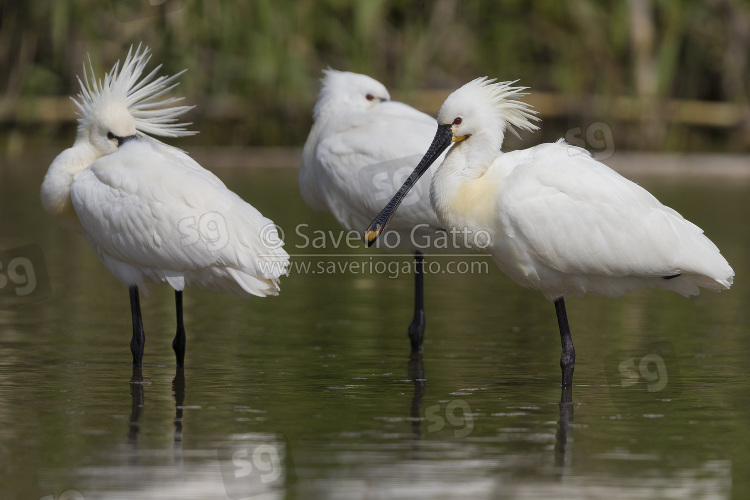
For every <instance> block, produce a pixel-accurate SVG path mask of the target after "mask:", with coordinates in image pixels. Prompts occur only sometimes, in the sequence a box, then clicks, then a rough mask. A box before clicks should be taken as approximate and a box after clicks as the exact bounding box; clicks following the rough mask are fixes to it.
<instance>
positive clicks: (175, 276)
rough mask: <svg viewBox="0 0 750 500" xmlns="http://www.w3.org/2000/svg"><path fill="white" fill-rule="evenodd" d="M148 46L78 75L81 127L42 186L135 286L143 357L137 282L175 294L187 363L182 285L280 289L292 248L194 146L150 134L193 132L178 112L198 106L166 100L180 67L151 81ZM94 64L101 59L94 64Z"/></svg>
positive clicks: (50, 204) (245, 291) (261, 292)
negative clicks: (201, 160) (202, 161)
mask: <svg viewBox="0 0 750 500" xmlns="http://www.w3.org/2000/svg"><path fill="white" fill-rule="evenodd" d="M149 58H150V56H149V50H148V48H146V47H144V48H143V49H141V46H140V45H139V46H138V48H137V49H135V50H134V49H133V48H132V47H131V49H130V51H129V52H128V55H127V57H126V59H125V61H124V63H123V64H122V66H120V63H119V62H118V63H117V64H115V66H114V67H113V68H112V70H111V71H110V72H108V73H107V74H106V76H105V77H104V80H103V81H102V80H97V79H96V77H95V75H94V73H93V69H91V75H90V78H89V75H87V70H86V67H85V66H84V79H83V81H81V80H80V79H79V83H80V85H81V92H80V94H79V95H78V99H77V100H75V99H74V101H75V103H76V107H77V109H78V132H77V135H76V140H75V142H74V144H73V146H72V147H71V148H68V149H66V150H65V151H63V152H62V153H60V155H58V156H57V158H55V160H54V161H53V162H52V164H51V165H50V167H49V170H48V171H47V174H46V176H45V178H44V181H43V183H42V188H41V198H42V204H43V205H44V208H45V209H46V210H47V211H48V212H50V213H52V214H53V215H56V216H58V217H59V218H60V219H61V220H62V221H63V222H64V223H66V224H67V225H71V226H73V227H75V228H76V229H78V230H80V231H81V232H83V234H84V236H85V238H86V241H87V242H88V244H89V245H90V246H91V247H92V249H93V250H94V251H95V252H96V254H97V255H98V256H99V258H100V259H101V260H102V262H103V263H104V265H105V267H107V269H108V270H109V271H110V272H111V273H112V274H113V275H114V276H115V277H116V278H118V279H119V280H120V281H121V282H122V283H123V285H125V286H126V287H128V289H129V292H130V305H131V314H132V319H133V338H132V340H131V351H132V353H133V365H134V366H140V365H141V363H142V358H143V347H144V344H145V335H144V332H143V324H142V317H141V310H140V299H139V288H141V289H144V291H145V286H146V284H147V283H154V282H156V283H160V282H164V283H168V284H169V285H171V286H172V287H173V288H174V290H175V306H176V310H177V334H176V336H175V339H174V342H173V348H174V351H175V356H176V359H177V364H178V365H180V366H181V365H182V364H183V363H184V356H185V329H184V325H183V319H182V291H183V289H184V288H185V286H187V285H190V284H197V285H201V286H203V287H206V288H210V289H215V290H226V291H230V292H233V293H235V294H237V295H240V296H250V295H256V296H266V295H276V294H277V293H278V290H279V277H280V275H282V274H285V273H286V269H287V265H288V259H289V256H288V255H287V253H286V252H285V251H284V250H283V249H282V248H281V246H282V243H281V242H280V241H279V240H278V235H277V233H276V230H275V227H274V226H273V223H272V222H271V221H270V220H269V219H267V218H265V217H263V216H262V215H261V214H260V212H258V211H257V210H256V209H255V208H253V207H252V206H251V205H249V204H248V203H246V202H245V201H244V200H242V199H241V198H240V197H239V196H237V195H236V194H235V193H233V192H232V191H230V190H229V189H227V187H226V186H225V185H224V184H223V183H222V182H221V180H219V179H218V178H217V177H216V176H215V175H214V174H212V173H211V172H209V171H208V170H206V169H204V168H203V167H201V166H200V165H199V164H198V163H196V162H195V161H194V160H193V159H191V158H190V157H189V156H188V155H187V154H185V153H184V152H182V151H180V150H179V149H176V148H174V147H171V146H168V145H166V144H164V143H162V142H160V141H158V140H157V139H155V138H153V137H151V136H150V135H148V134H154V135H161V136H166V137H180V136H185V135H190V134H193V133H195V132H191V131H188V130H186V129H185V126H186V125H189V124H188V123H178V117H179V116H180V115H182V114H183V113H185V112H186V111H188V110H189V109H191V107H190V106H174V105H173V104H174V103H176V102H177V101H179V100H180V99H181V98H177V97H173V98H167V99H160V98H161V97H162V96H163V95H164V94H165V93H167V92H168V91H170V90H171V89H173V88H174V87H175V86H176V85H177V83H176V82H175V79H176V77H177V76H179V74H181V73H178V74H177V75H174V76H170V77H165V76H160V77H156V74H157V72H158V70H159V69H160V67H157V68H156V69H154V70H153V71H151V73H149V74H147V75H146V76H144V77H143V78H141V76H142V74H143V72H144V69H145V67H146V65H147V63H148V61H149ZM89 67H90V68H91V65H89Z"/></svg>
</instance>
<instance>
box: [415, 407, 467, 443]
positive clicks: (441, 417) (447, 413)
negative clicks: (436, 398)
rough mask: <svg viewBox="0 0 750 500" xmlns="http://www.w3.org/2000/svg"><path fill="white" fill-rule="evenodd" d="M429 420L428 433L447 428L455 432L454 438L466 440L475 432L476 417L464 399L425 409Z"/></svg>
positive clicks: (425, 416) (425, 415)
mask: <svg viewBox="0 0 750 500" xmlns="http://www.w3.org/2000/svg"><path fill="white" fill-rule="evenodd" d="M424 418H425V420H427V432H438V431H442V430H443V429H445V427H446V424H447V426H448V427H449V428H450V429H451V430H452V431H453V437H456V438H464V437H466V436H468V435H469V434H471V433H472V432H473V431H474V416H473V414H472V412H471V407H470V406H469V403H467V402H466V401H464V400H463V399H453V400H451V401H448V403H446V404H445V406H443V405H441V404H439V403H438V404H434V405H430V406H428V407H426V408H425V409H424Z"/></svg>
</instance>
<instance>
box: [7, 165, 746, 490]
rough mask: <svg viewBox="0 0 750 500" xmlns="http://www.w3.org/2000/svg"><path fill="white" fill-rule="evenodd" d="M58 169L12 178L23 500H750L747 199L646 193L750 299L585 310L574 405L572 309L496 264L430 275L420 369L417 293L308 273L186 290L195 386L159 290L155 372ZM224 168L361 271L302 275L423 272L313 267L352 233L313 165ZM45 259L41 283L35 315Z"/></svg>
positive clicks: (577, 307) (152, 312) (22, 169)
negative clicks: (68, 215)
mask: <svg viewBox="0 0 750 500" xmlns="http://www.w3.org/2000/svg"><path fill="white" fill-rule="evenodd" d="M50 159H51V158H46V159H44V161H42V160H41V159H29V158H18V159H16V160H13V161H8V160H2V162H0V264H2V266H3V268H2V270H0V273H10V272H11V269H10V268H11V267H13V274H12V276H11V275H10V274H0V276H2V277H9V276H10V277H11V278H12V279H7V280H2V277H0V280H2V281H0V283H2V284H4V286H5V288H4V289H3V290H0V293H2V295H0V479H1V481H0V484H1V485H2V486H0V488H1V489H2V491H3V493H2V495H0V496H2V498H18V499H39V498H42V497H44V498H45V499H53V498H54V499H62V498H67V499H86V500H90V499H96V498H107V499H110V498H118V499H119V498H122V499H147V498H148V499H151V498H154V499H171V498H181V499H189V498H195V499H199V498H200V499H203V498H227V497H229V498H232V499H239V498H269V499H277V498H278V499H282V498H342V499H359V498H361V499H371V498H493V499H494V498H540V499H542V498H571V499H572V498H576V499H578V498H618V499H619V498H638V499H646V498H654V499H656V498H680V499H683V498H717V499H719V498H737V499H741V498H750V480H749V479H748V471H750V378H749V377H748V373H749V370H748V360H749V359H750V335H748V333H750V325H749V324H748V307H749V306H750V285H749V284H748V283H749V281H748V280H747V279H746V276H747V274H748V272H747V271H748V265H749V264H748V259H749V257H748V255H750V251H749V250H750V224H748V223H747V214H748V213H750V185H748V184H746V183H743V182H739V183H738V182H736V181H721V180H716V181H708V182H707V181H701V182H700V183H699V182H690V181H677V180H676V179H673V178H669V179H661V180H659V179H651V180H649V179H641V183H642V184H644V185H645V186H646V187H647V188H649V189H650V190H651V191H652V192H653V193H654V194H656V195H657V196H658V197H659V198H660V199H661V200H662V201H663V202H664V203H666V204H668V205H670V206H672V207H674V208H676V209H677V210H678V211H680V212H681V213H682V214H683V215H684V216H685V217H687V218H688V219H690V220H692V221H693V222H695V223H696V224H698V225H699V226H701V227H702V228H704V229H705V230H706V232H707V234H708V235H709V236H710V237H711V238H712V240H713V241H714V242H715V243H716V244H717V245H718V246H719V247H720V248H721V249H722V252H723V253H724V255H725V256H726V257H727V259H728V260H729V261H730V263H731V264H732V266H733V267H734V269H735V271H736V274H737V278H736V280H737V283H736V285H735V286H734V287H733V288H732V290H731V291H729V292H725V293H722V294H714V293H704V294H702V295H700V296H699V297H694V298H691V299H685V298H683V297H681V296H679V295H676V294H673V293H669V292H666V291H654V290H651V291H648V290H647V291H641V292H638V293H634V294H631V295H628V296H625V297H622V298H619V299H606V298H602V297H596V296H590V297H585V298H582V299H572V300H570V301H569V303H568V304H569V305H568V315H569V319H570V321H571V325H572V328H573V339H574V342H575V344H576V351H577V355H578V357H577V366H576V373H575V387H574V389H573V393H572V400H571V402H567V400H566V398H565V397H564V396H565V395H561V393H560V388H559V382H560V380H559V379H560V369H559V366H558V360H559V356H560V343H559V335H558V330H557V324H556V319H555V314H554V307H553V306H552V304H550V303H549V302H547V301H545V300H544V299H543V298H542V296H541V295H540V294H537V293H534V292H530V291H526V290H523V289H521V288H520V287H518V286H517V285H515V284H514V283H512V282H511V281H510V280H508V279H507V278H505V277H504V276H503V275H502V274H501V273H500V272H499V271H498V270H497V269H496V268H495V267H494V265H492V264H491V263H489V261H487V260H486V259H485V258H483V257H467V258H465V259H463V260H465V261H466V262H478V263H482V262H487V263H488V264H489V265H488V266H487V267H485V268H482V267H481V266H480V267H475V270H476V271H477V272H474V273H467V274H462V275H455V274H453V275H447V274H430V275H428V276H427V277H426V303H427V314H428V316H427V321H428V326H427V332H426V341H425V348H424V355H423V357H422V358H421V359H411V360H410V359H409V353H408V339H407V337H406V326H407V325H408V323H409V321H410V319H411V309H412V305H411V300H412V278H411V276H409V275H405V274H403V275H399V276H394V277H389V275H388V273H386V274H374V273H367V272H365V273H360V274H356V275H355V274H351V273H349V274H343V273H323V274H320V273H317V274H313V273H312V272H309V273H302V272H297V273H296V274H293V275H291V276H289V277H288V278H287V279H285V280H284V281H283V284H282V293H281V295H280V296H279V297H271V298H265V299H246V300H245V299H240V298H237V297H233V296H230V295H227V294H218V293H212V292H205V291H201V290H198V289H188V290H187V292H186V294H185V310H186V312H185V321H186V328H187V334H188V345H187V356H186V365H187V366H186V367H185V369H184V371H177V370H176V369H175V367H174V357H173V353H172V349H171V340H172V337H173V335H174V328H175V324H174V309H173V293H172V291H171V289H169V288H167V287H166V286H153V287H152V289H151V295H150V296H149V297H148V298H146V297H142V308H143V315H144V323H145V329H146V337H147V343H146V351H145V355H144V362H145V366H144V367H143V369H142V371H141V372H134V371H133V369H132V368H131V366H130V360H131V358H130V350H129V341H130V332H131V324H130V315H129V302H128V294H127V290H125V289H124V288H123V287H122V286H121V285H120V284H119V283H118V282H117V281H116V280H115V279H114V278H113V277H111V276H110V275H109V273H108V272H107V271H106V270H105V268H104V267H103V265H102V264H101V263H100V262H99V261H98V259H97V258H96V257H95V255H94V254H93V252H92V251H91V250H90V249H89V248H88V247H87V245H86V243H85V242H84V240H83V238H82V237H81V236H80V235H78V234H75V233H72V232H68V231H65V230H63V229H61V228H59V227H58V225H57V223H56V222H55V221H54V220H52V219H51V218H50V217H49V216H47V215H46V214H44V213H43V212H42V210H41V207H40V203H39V197H38V190H39V185H40V183H41V179H42V176H43V174H44V171H45V169H46V167H47V165H48V164H49V160H50ZM217 173H218V175H219V176H220V177H222V179H223V180H224V181H225V182H226V183H227V185H229V186H230V187H231V188H233V189H234V190H235V191H237V192H238V193H239V194H240V195H242V196H243V197H244V198H245V199H247V200H248V201H250V202H251V203H252V204H253V205H254V206H256V207H257V208H258V209H260V210H261V211H262V212H263V213H264V214H265V215H267V216H269V217H270V218H272V219H273V220H274V221H275V222H276V223H278V224H279V225H280V226H281V227H283V228H284V229H285V230H286V233H287V234H286V241H287V246H286V248H287V250H288V251H289V252H290V253H293V254H294V253H296V254H303V253H304V254H309V253H321V254H322V253H342V254H343V253H355V254H356V256H354V257H343V256H342V257H339V258H332V257H323V256H321V257H309V256H307V257H297V258H296V259H295V260H296V261H298V262H312V263H316V262H327V261H339V262H341V261H344V262H345V261H347V259H348V260H352V259H360V260H361V261H363V262H366V261H369V259H370V257H371V256H374V257H372V258H373V262H380V261H383V262H402V263H406V262H408V260H409V259H406V258H401V257H386V256H384V254H382V253H367V252H365V251H363V250H356V251H351V250H349V249H347V248H344V249H339V250H336V249H331V248H325V249H314V248H313V249H311V248H300V247H302V246H304V241H305V240H304V239H303V238H302V237H301V236H299V235H298V234H295V227H296V226H297V225H298V224H300V223H303V224H308V225H309V226H307V227H306V228H305V229H302V230H301V231H302V232H303V233H304V234H306V235H307V236H314V235H313V233H312V231H314V230H315V229H322V230H324V231H329V230H331V231H334V232H336V233H337V232H338V226H337V225H336V223H335V221H333V219H332V218H331V217H330V216H328V215H320V214H316V213H314V212H312V211H310V210H309V209H308V208H307V207H306V206H305V204H304V203H303V201H302V199H301V197H300V195H299V193H298V189H297V173H296V170H294V169H291V168H290V169H288V170H273V171H272V170H256V171H241V170H223V171H219V172H217ZM18 257H22V258H25V259H26V260H21V261H19V260H15V261H14V265H13V266H11V261H12V260H13V259H16V258H18ZM440 259H442V262H443V263H445V262H447V258H445V257H437V258H434V259H433V260H440ZM26 262H30V263H31V264H32V266H33V270H34V272H35V278H36V281H37V286H36V287H35V288H34V290H33V291H32V293H29V294H28V295H24V296H22V297H20V298H14V297H12V296H11V295H15V293H11V294H10V295H9V294H8V292H9V290H10V291H11V292H15V290H16V289H18V288H21V287H22V286H23V283H24V276H25V275H26V272H25V270H26V268H24V267H23V266H21V267H19V263H26ZM391 269H392V268H391ZM45 278H46V279H47V280H48V282H49V287H47V286H46V281H45Z"/></svg>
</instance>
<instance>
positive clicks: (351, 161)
mask: <svg viewBox="0 0 750 500" xmlns="http://www.w3.org/2000/svg"><path fill="white" fill-rule="evenodd" d="M368 96H369V98H368ZM435 125H436V122H435V119H434V118H432V117H431V116H429V115H426V114H424V113H422V112H421V111H417V110H416V109H414V108H412V107H411V106H408V105H406V104H403V103H400V102H397V101H391V100H390V94H389V93H388V90H386V88H385V87H384V86H383V84H381V83H380V82H378V81H377V80H374V79H373V78H370V77H369V76H366V75H361V74H357V73H350V72H345V71H335V70H332V69H328V70H326V71H324V77H323V80H322V89H321V91H320V95H319V97H318V102H317V103H316V105H315V111H314V123H313V126H312V129H311V130H310V134H309V136H308V137H307V141H306V142H305V147H304V150H303V153H302V166H301V169H300V177H299V183H300V191H301V192H302V197H303V198H304V199H305V201H306V202H307V204H308V205H310V207H311V208H314V209H315V210H320V211H327V212H330V213H331V214H332V215H333V216H334V217H335V218H336V220H337V221H338V222H339V224H341V225H342V226H343V227H344V228H346V229H347V230H353V231H358V232H360V233H362V234H363V235H364V233H363V232H362V228H364V227H365V226H366V224H367V223H369V222H370V221H371V220H372V218H373V217H374V216H375V215H376V214H377V213H378V212H379V211H380V209H381V208H382V206H383V204H384V203H385V202H387V201H388V199H389V198H390V197H391V195H392V191H393V190H394V189H395V188H397V187H398V186H399V185H400V184H401V183H402V182H403V181H404V179H405V178H406V177H407V176H408V175H409V174H410V173H411V171H412V170H413V169H414V167H415V166H416V165H417V163H418V162H419V159H420V158H421V157H422V154H423V153H424V150H425V148H426V147H427V146H428V145H429V144H430V141H431V140H432V136H433V135H435ZM430 177H431V176H425V178H424V179H422V180H420V182H418V183H417V184H416V185H415V187H414V190H413V191H412V193H410V195H409V197H408V198H407V199H406V200H405V201H404V203H403V208H402V210H400V211H399V212H398V213H397V214H396V215H395V216H394V218H393V221H392V222H391V225H390V226H389V230H391V231H398V232H399V236H400V237H399V240H400V241H401V243H402V244H401V245H400V246H399V247H396V248H402V249H406V250H409V251H414V250H422V251H425V250H428V249H429V248H420V249H417V248H415V245H414V244H412V243H413V242H412V239H414V240H415V241H416V242H417V244H418V245H421V243H422V242H427V241H428V240H430V239H431V238H430V237H431V236H432V235H434V234H435V233H434V232H435V230H436V229H439V228H440V225H439V222H438V220H437V216H436V215H435V212H434V211H433V210H432V207H431V206H430V197H429V190H430ZM419 224H427V225H429V226H430V228H429V229H428V228H426V227H424V228H420V233H419V234H418V235H415V237H414V238H411V237H410V232H411V231H412V229H413V228H414V227H415V226H417V225H419ZM421 236H425V237H421ZM388 241H394V242H395V241H396V238H395V237H394V238H389V239H388Z"/></svg>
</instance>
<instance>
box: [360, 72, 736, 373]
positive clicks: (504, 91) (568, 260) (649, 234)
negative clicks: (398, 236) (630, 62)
mask: <svg viewBox="0 0 750 500" xmlns="http://www.w3.org/2000/svg"><path fill="white" fill-rule="evenodd" d="M521 90H523V88H520V87H513V86H512V82H503V83H494V81H493V80H487V79H486V78H479V79H477V80H473V81H471V82H469V83H467V84H466V85H464V86H463V87H461V88H460V89H458V90H456V91H455V92H454V93H453V94H451V95H450V96H449V97H448V99H446V101H445V103H444V104H443V106H442V107H441V109H440V112H439V114H438V119H437V121H438V129H437V133H436V134H435V137H434V139H433V142H432V144H431V145H430V147H429V149H428V151H427V153H426V154H425V156H424V157H423V159H422V161H421V162H420V163H419V165H418V166H417V168H416V169H415V170H414V172H413V173H412V175H411V176H410V177H409V178H408V179H407V181H406V182H405V183H404V185H403V186H402V187H401V189H400V190H399V191H398V192H397V193H396V195H395V196H394V197H393V198H392V199H391V201H390V202H389V203H388V204H387V205H386V207H385V208H384V209H383V210H382V211H381V213H380V214H379V215H378V216H377V217H376V218H375V220H374V221H373V222H372V223H371V225H370V226H369V227H368V229H367V231H366V241H367V242H368V244H372V243H373V242H374V241H375V239H376V238H377V237H378V236H379V235H380V234H381V233H382V231H383V230H384V229H385V227H386V226H387V224H388V223H389V221H390V218H391V217H392V215H393V213H394V211H395V210H396V209H397V208H398V206H399V204H400V203H401V200H402V199H403V197H404V196H405V195H406V193H407V192H408V191H409V189H411V186H412V185H413V183H414V182H416V181H417V180H418V179H419V177H420V176H421V175H422V174H423V173H424V172H425V171H426V170H427V169H428V168H429V166H430V165H431V164H432V163H433V162H435V160H436V159H437V158H438V156H439V155H440V154H441V152H442V151H444V150H445V149H447V148H448V147H449V146H450V145H451V144H452V143H453V146H452V148H451V149H450V150H449V151H448V153H447V155H446V156H445V159H444V160H443V162H442V163H441V164H440V166H439V168H438V169H437V172H436V173H435V174H434V176H433V177H432V181H431V188H430V191H431V203H432V206H433V208H434V209H435V212H436V214H437V216H438V218H439V220H440V222H441V223H442V224H443V225H444V227H446V228H448V227H456V228H462V229H463V230H466V231H469V232H474V233H476V232H478V231H485V232H486V234H488V235H489V236H490V241H488V242H486V243H487V244H486V245H485V250H486V251H488V252H489V253H490V254H491V255H492V257H493V259H494V261H495V262H496V263H497V265H498V267H500V269H501V270H502V271H503V272H504V273H506V274H507V275H508V276H509V277H510V278H512V279H513V280H514V281H516V282H517V283H518V284H520V285H522V286H525V287H528V288H532V289H534V290H539V291H540V292H542V293H543V294H544V296H545V297H546V298H547V299H549V300H551V301H553V302H554V303H555V309H556V312H557V319H558V324H559V327H560V336H561V341H562V346H563V353H562V356H561V361H560V364H561V367H562V369H563V386H564V387H570V386H571V384H572V378H573V368H574V365H575V351H574V349H573V342H572V339H571V335H570V329H569V326H568V320H567V315H566V311H565V297H568V296H575V295H583V294H584V293H597V294H601V295H607V296H618V295H621V294H623V293H626V292H629V291H632V290H636V289H638V288H643V287H661V288H666V289H669V290H673V291H675V292H678V293H680V294H682V295H685V296H689V295H696V294H697V293H698V292H699V287H704V288H708V289H711V290H716V291H720V290H724V289H728V288H729V287H730V286H731V284H732V281H733V277H734V271H733V270H732V268H731V267H730V266H729V264H728V263H727V261H726V259H725V258H724V257H723V256H722V255H721V253H720V252H719V249H718V248H717V247H716V245H714V244H713V242H711V240H709V239H708V238H707V237H706V236H705V235H704V234H703V231H702V230H701V229H700V228H699V227H697V226H696V225H695V224H692V223H691V222H689V221H687V220H685V219H684V218H683V217H682V216H681V215H680V214H678V213H677V212H676V211H674V210H673V209H671V208H669V207H666V206H664V205H662V204H661V203H660V202H659V201H658V200H657V199H656V198H654V197H653V196H652V195H651V194H650V193H649V192H648V191H646V190H645V189H643V188H641V187H640V186H638V185H637V184H635V183H633V182H631V181H629V180H627V179H625V178H624V177H622V176H620V175H619V174H617V173H616V172H614V171H613V170H611V169H610V168H609V167H607V166H605V165H604V164H602V163H599V162H597V161H596V160H594V159H593V158H592V157H591V156H590V155H589V154H588V152H587V151H585V150H584V149H581V148H577V147H573V146H570V145H568V144H565V142H564V141H562V140H560V141H558V142H557V143H552V144H541V145H538V146H534V147H532V148H529V149H525V150H519V151H513V152H510V153H502V152H501V151H500V148H501V146H502V141H503V137H504V134H505V132H506V131H507V129H508V128H509V127H510V128H511V130H513V128H518V129H522V130H533V129H534V128H536V126H535V125H534V124H533V123H532V121H531V120H534V119H535V117H534V116H533V111H532V110H531V109H530V107H529V105H528V104H525V103H523V102H521V101H519V100H518V98H519V96H521V95H522V94H520V92H519V91H521Z"/></svg>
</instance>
